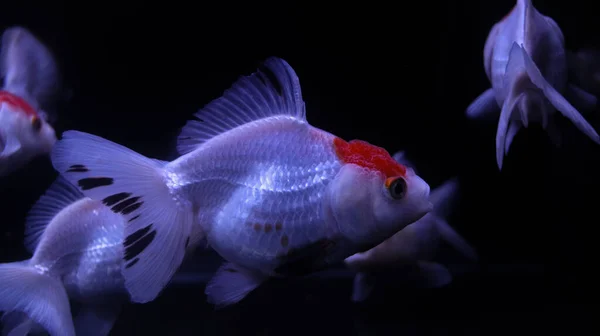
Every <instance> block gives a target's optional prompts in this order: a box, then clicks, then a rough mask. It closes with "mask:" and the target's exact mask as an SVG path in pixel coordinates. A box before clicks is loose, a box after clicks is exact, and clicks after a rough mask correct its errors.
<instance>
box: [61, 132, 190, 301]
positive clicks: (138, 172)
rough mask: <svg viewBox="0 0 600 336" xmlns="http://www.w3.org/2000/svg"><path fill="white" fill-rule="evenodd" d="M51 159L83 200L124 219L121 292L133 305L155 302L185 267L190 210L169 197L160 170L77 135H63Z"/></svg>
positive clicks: (133, 154) (92, 138)
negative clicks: (77, 190)
mask: <svg viewBox="0 0 600 336" xmlns="http://www.w3.org/2000/svg"><path fill="white" fill-rule="evenodd" d="M51 158H52V164H53V165H54V168H55V169H56V170H58V171H59V172H60V173H61V174H63V176H64V177H65V178H66V179H67V180H68V181H69V182H71V183H72V184H74V185H77V186H78V187H79V189H80V190H81V191H82V192H83V194H84V195H85V196H87V197H90V198H92V199H95V200H101V201H102V202H103V203H104V204H105V205H107V206H109V207H110V208H111V210H112V211H113V212H114V213H117V214H121V215H123V216H124V217H125V219H126V220H127V221H128V222H127V224H126V226H125V237H126V238H125V240H124V243H123V245H124V248H125V256H124V263H123V277H124V279H125V287H126V288H127V290H128V292H129V294H130V295H131V300H132V301H133V302H136V303H145V302H148V301H151V300H153V299H154V298H156V296H157V295H158V294H159V293H160V292H161V291H162V290H163V289H164V287H165V286H166V285H167V283H168V282H169V280H170V279H171V277H172V276H173V274H174V273H175V271H176V270H177V269H178V268H179V266H180V265H181V262H182V261H183V258H184V255H185V248H186V245H185V244H186V241H187V240H188V239H189V237H190V233H191V228H192V223H193V214H192V208H191V204H190V203H189V202H188V201H187V200H186V199H183V198H176V197H174V195H172V193H171V190H170V189H169V187H168V185H167V183H170V182H169V181H170V180H169V178H168V177H167V175H166V173H165V171H164V170H163V169H162V168H163V167H164V166H163V165H161V164H160V162H159V161H158V160H154V159H149V158H146V157H144V156H142V155H140V154H138V153H136V152H134V151H132V150H130V149H128V148H126V147H124V146H121V145H118V144H116V143H114V142H111V141H108V140H105V139H103V138H100V137H97V136H95V135H91V134H87V133H83V132H77V131H67V132H65V133H64V134H63V138H62V140H60V141H59V142H57V143H56V145H55V146H54V149H53V151H52V154H51Z"/></svg>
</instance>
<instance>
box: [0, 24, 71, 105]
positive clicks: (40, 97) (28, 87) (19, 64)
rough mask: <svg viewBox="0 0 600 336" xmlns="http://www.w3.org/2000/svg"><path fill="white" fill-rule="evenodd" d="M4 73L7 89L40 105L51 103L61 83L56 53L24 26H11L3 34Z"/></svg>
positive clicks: (0, 56) (0, 71)
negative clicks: (55, 58) (53, 53)
mask: <svg viewBox="0 0 600 336" xmlns="http://www.w3.org/2000/svg"><path fill="white" fill-rule="evenodd" d="M0 74H1V75H2V76H3V77H4V88H5V89H6V90H8V91H11V92H13V93H15V94H17V95H19V96H21V97H25V98H26V99H27V100H28V101H29V102H30V103H32V104H33V105H34V106H37V107H38V108H39V107H40V105H42V106H44V105H47V104H50V103H51V100H52V99H54V97H55V96H56V94H57V93H58V92H57V91H58V88H59V86H60V85H59V84H60V78H59V71H58V68H57V65H56V62H55V60H54V57H53V56H52V53H51V52H50V51H49V50H48V49H47V48H46V47H45V46H44V45H43V44H42V43H41V42H40V41H38V40H37V39H36V38H35V37H34V36H33V35H32V34H31V32H29V31H28V30H27V29H25V28H22V27H11V28H8V29H7V30H5V31H4V33H3V35H2V52H1V53H0Z"/></svg>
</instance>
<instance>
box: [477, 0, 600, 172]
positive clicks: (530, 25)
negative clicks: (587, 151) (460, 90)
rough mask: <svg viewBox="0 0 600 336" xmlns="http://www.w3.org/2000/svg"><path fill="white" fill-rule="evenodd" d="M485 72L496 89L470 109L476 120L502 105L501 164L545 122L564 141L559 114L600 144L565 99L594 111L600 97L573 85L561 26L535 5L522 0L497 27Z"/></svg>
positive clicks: (498, 157) (492, 33)
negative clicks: (518, 139) (524, 131)
mask: <svg viewBox="0 0 600 336" xmlns="http://www.w3.org/2000/svg"><path fill="white" fill-rule="evenodd" d="M483 54H484V55H483V56H484V66H485V73H486V75H487V77H488V79H489V80H490V82H491V83H492V88H491V89H488V90H486V91H485V92H484V93H482V94H481V95H480V96H479V97H478V98H477V99H476V100H475V101H474V102H473V103H472V104H471V105H470V106H469V107H468V108H467V116H469V117H471V118H477V117H482V116H485V115H490V114H493V113H494V114H495V113H497V111H498V107H499V106H500V107H501V109H500V120H499V123H498V132H497V134H496V160H497V162H498V167H499V168H500V169H502V160H503V157H504V155H505V154H506V153H508V149H509V148H510V145H511V143H512V141H513V138H514V136H515V135H516V134H517V132H518V131H519V130H520V129H521V127H522V126H525V127H527V126H528V124H529V121H534V122H541V124H542V127H543V128H544V129H545V130H546V131H547V132H548V134H549V135H550V137H551V139H552V140H553V142H554V143H555V144H556V145H557V146H558V145H559V144H560V142H561V139H560V133H559V130H558V129H556V127H555V125H554V122H553V121H552V119H551V116H552V114H554V112H555V111H559V112H560V113H562V114H563V115H564V116H565V117H567V118H568V119H569V120H571V122H573V124H575V126H576V127H577V128H578V129H579V130H580V131H582V132H583V133H585V134H586V135H587V136H588V137H590V138H591V139H592V140H593V141H594V142H596V143H600V137H599V136H598V134H597V133H596V131H595V130H594V128H593V127H592V126H591V125H590V124H589V123H588V122H587V121H586V120H585V119H584V118H583V116H582V115H581V114H579V112H578V111H577V109H576V108H575V107H573V106H572V105H571V104H570V103H569V102H568V101H567V100H566V99H565V98H564V97H563V94H566V95H567V96H568V97H570V99H571V100H573V101H574V102H575V101H577V103H578V104H579V105H580V106H582V107H584V108H588V109H591V107H593V106H595V104H596V97H595V96H593V95H591V94H589V93H587V92H585V91H583V90H582V89H579V88H577V87H576V86H574V85H569V84H568V82H567V74H568V64H567V56H566V52H565V47H564V37H563V34H562V31H561V30H560V28H559V27H558V25H557V24H556V22H555V21H554V20H553V19H552V18H550V17H548V16H545V15H542V14H541V13H540V12H538V11H537V10H536V9H535V8H534V7H533V5H532V4H531V1H530V0H518V1H517V4H516V6H515V7H514V8H513V10H512V11H511V12H510V13H509V14H508V15H507V16H505V17H504V19H502V20H501V21H500V22H498V23H497V24H495V25H494V26H493V27H492V29H491V31H490V33H489V35H488V38H487V41H486V43H485V47H484V51H483Z"/></svg>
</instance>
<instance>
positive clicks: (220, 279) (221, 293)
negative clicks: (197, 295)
mask: <svg viewBox="0 0 600 336" xmlns="http://www.w3.org/2000/svg"><path fill="white" fill-rule="evenodd" d="M265 280H266V276H264V275H261V274H257V273H256V272H252V271H250V270H247V269H245V268H243V267H241V266H237V265H235V264H233V263H225V264H223V265H222V266H221V267H220V268H219V269H218V270H217V273H216V274H215V276H214V277H213V278H212V279H211V280H210V282H209V283H208V285H206V289H205V293H206V296H207V301H208V302H209V303H212V304H214V305H215V306H216V307H217V308H223V307H225V306H228V305H231V304H234V303H237V302H239V301H241V300H242V299H243V298H245V297H246V295H248V294H249V293H250V292H251V291H253V290H254V289H256V287H258V286H259V285H260V284H261V283H263V282H264V281H265Z"/></svg>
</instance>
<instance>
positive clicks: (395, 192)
mask: <svg viewBox="0 0 600 336" xmlns="http://www.w3.org/2000/svg"><path fill="white" fill-rule="evenodd" d="M385 182H386V183H385V184H386V186H387V189H388V191H389V193H390V196H391V197H392V198H393V199H395V200H399V199H402V198H403V197H404V195H406V181H405V180H404V179H403V178H402V177H391V178H388V179H387V180H386V181H385Z"/></svg>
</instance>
